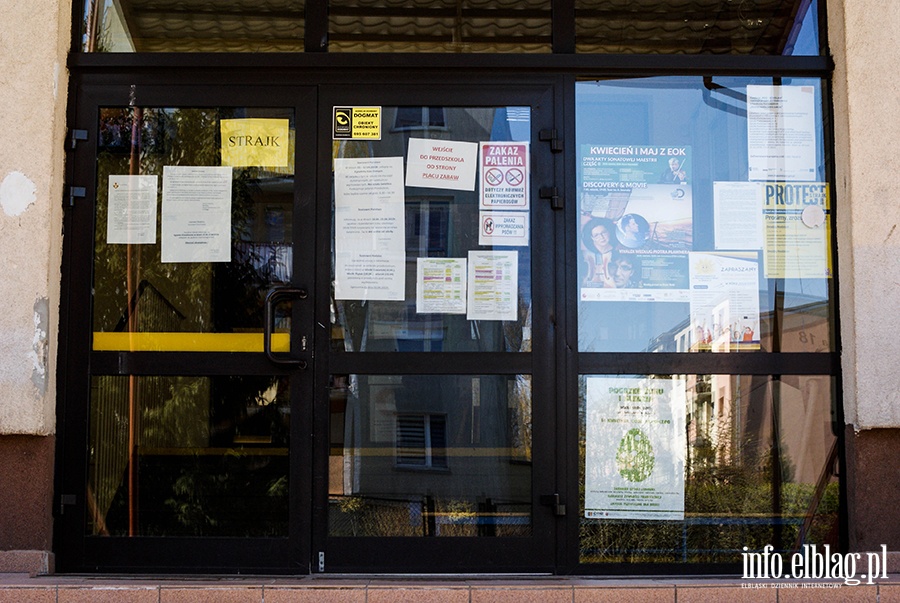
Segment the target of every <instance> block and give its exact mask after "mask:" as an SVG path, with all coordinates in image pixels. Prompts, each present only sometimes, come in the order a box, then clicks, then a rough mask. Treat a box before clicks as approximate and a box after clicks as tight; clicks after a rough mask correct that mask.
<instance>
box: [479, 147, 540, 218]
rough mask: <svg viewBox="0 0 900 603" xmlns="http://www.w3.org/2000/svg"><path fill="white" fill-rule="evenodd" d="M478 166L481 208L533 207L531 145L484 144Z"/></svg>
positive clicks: (480, 150) (480, 149)
mask: <svg viewBox="0 0 900 603" xmlns="http://www.w3.org/2000/svg"><path fill="white" fill-rule="evenodd" d="M478 163H479V168H480V170H481V186H480V189H479V191H480V196H481V209H506V210H509V209H522V210H527V209H528V208H529V197H530V195H529V189H528V183H529V182H530V180H531V177H530V168H529V154H528V143H527V142H482V143H481V146H480V148H479V153H478Z"/></svg>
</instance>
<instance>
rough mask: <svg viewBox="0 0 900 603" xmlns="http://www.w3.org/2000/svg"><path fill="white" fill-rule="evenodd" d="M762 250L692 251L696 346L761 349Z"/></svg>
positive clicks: (693, 344) (723, 349)
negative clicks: (760, 268)
mask: <svg viewBox="0 0 900 603" xmlns="http://www.w3.org/2000/svg"><path fill="white" fill-rule="evenodd" d="M759 289H760V287H759V252H749V251H745V252H734V253H712V252H710V253H704V252H694V253H691V331H690V341H691V343H690V348H691V349H692V350H713V351H717V352H728V351H731V350H742V349H751V350H758V349H759V329H760V324H759Z"/></svg>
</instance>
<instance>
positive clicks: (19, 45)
mask: <svg viewBox="0 0 900 603" xmlns="http://www.w3.org/2000/svg"><path fill="white" fill-rule="evenodd" d="M2 8H3V15H4V23H5V24H6V25H5V26H4V27H3V31H2V33H0V258H2V261H0V572H3V571H29V572H46V571H49V570H50V569H51V568H52V565H53V564H52V555H50V554H49V551H50V549H51V546H52V540H53V533H52V526H53V519H52V513H51V504H52V498H53V454H54V444H55V438H54V436H53V434H54V433H55V431H56V418H55V407H56V387H55V379H54V378H55V370H56V369H55V367H56V347H57V345H56V343H57V329H56V327H57V324H58V322H59V320H58V316H59V299H60V291H59V289H60V259H61V253H60V251H61V246H62V211H63V210H62V196H63V171H64V163H65V157H64V150H63V141H64V138H65V133H66V123H65V111H66V101H67V98H66V90H67V85H68V80H67V73H66V67H65V65H66V54H67V52H68V50H69V45H70V40H71V35H70V25H71V20H72V17H71V11H72V8H71V4H70V3H69V2H67V1H66V0H62V1H61V0H34V1H33V2H12V1H6V2H3V3H2ZM48 42H49V43H48Z"/></svg>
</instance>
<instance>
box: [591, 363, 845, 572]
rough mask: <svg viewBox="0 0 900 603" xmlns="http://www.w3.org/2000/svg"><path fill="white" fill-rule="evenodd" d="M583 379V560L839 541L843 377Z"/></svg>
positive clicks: (730, 552)
mask: <svg viewBox="0 0 900 603" xmlns="http://www.w3.org/2000/svg"><path fill="white" fill-rule="evenodd" d="M579 386H580V387H579V389H580V394H579V397H580V401H579V415H580V421H579V424H580V430H581V433H580V438H579V441H580V459H581V461H580V469H581V484H582V495H581V501H580V517H581V520H580V521H581V527H580V553H579V557H580V561H581V562H582V563H604V562H667V563H673V562H674V563H695V562H696V563H701V562H717V563H718V562H731V563H733V562H740V561H741V559H742V557H741V554H742V553H743V552H744V549H745V547H747V548H748V549H749V550H750V551H758V550H761V549H762V548H763V547H765V546H766V545H772V546H773V547H774V550H775V552H787V551H795V550H799V549H800V547H801V546H802V545H803V544H819V545H824V544H830V545H831V547H832V550H835V549H836V548H837V546H838V541H837V538H838V516H839V513H838V478H837V476H836V470H837V465H836V463H837V447H836V438H835V437H834V435H833V431H832V429H833V422H834V416H833V409H834V396H835V394H834V383H833V381H832V378H831V377H827V376H803V375H790V376H787V375H785V376H781V377H768V376H741V375H680V376H672V377H664V376H654V377H651V376H633V377H627V376H617V377H604V376H599V375H587V376H582V377H581V379H580V382H579ZM666 421H670V422H669V423H666ZM664 511H668V512H664Z"/></svg>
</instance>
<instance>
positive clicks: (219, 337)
mask: <svg viewBox="0 0 900 603" xmlns="http://www.w3.org/2000/svg"><path fill="white" fill-rule="evenodd" d="M93 349H94V351H95V352H260V353H261V352H262V351H263V334H262V333H105V332H100V331H95V332H94V346H93ZM290 350H291V342H290V335H288V334H287V333H273V334H272V351H273V352H289V351H290Z"/></svg>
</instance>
